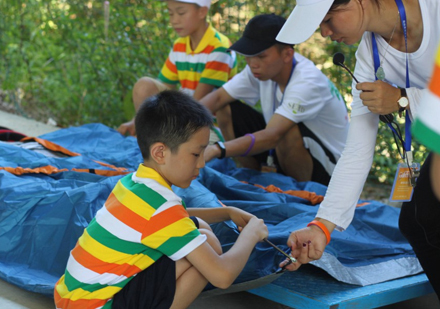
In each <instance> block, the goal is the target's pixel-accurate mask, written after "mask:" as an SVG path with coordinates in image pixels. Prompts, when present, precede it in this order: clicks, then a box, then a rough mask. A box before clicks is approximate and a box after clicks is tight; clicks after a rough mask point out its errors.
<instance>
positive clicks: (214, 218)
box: [187, 206, 255, 227]
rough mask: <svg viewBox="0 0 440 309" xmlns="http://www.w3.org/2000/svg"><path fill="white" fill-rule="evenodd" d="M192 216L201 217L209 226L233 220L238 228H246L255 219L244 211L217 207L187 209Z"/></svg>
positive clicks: (228, 207)
mask: <svg viewBox="0 0 440 309" xmlns="http://www.w3.org/2000/svg"><path fill="white" fill-rule="evenodd" d="M187 211H188V214H189V215H190V216H195V217H199V218H200V219H202V220H204V221H206V222H207V223H209V224H212V223H217V222H223V221H226V220H232V221H233V222H234V223H235V224H236V225H237V226H238V227H244V226H246V225H247V224H248V222H249V221H250V220H251V218H253V217H255V216H254V215H253V214H250V213H248V212H246V211H244V210H241V209H239V208H236V207H231V206H227V207H217V208H187Z"/></svg>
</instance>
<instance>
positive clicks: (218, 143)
mask: <svg viewBox="0 0 440 309" xmlns="http://www.w3.org/2000/svg"><path fill="white" fill-rule="evenodd" d="M214 144H216V145H217V146H218V148H220V157H218V158H219V159H223V158H224V157H225V156H226V148H225V144H223V142H222V141H218V142H215V143H214Z"/></svg>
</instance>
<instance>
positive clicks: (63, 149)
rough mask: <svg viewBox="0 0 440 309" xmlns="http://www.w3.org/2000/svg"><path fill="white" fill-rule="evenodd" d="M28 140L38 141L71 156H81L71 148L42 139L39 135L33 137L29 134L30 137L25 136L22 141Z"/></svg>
mask: <svg viewBox="0 0 440 309" xmlns="http://www.w3.org/2000/svg"><path fill="white" fill-rule="evenodd" d="M26 141H36V142H37V143H38V144H40V145H42V146H44V147H45V148H47V149H49V150H52V151H56V152H61V153H62V154H65V155H67V156H71V157H77V156H80V154H79V153H76V152H72V151H70V150H67V149H66V148H64V147H61V146H60V145H57V144H55V143H52V142H50V141H48V140H45V139H41V138H38V137H31V136H29V137H25V138H23V139H21V142H26Z"/></svg>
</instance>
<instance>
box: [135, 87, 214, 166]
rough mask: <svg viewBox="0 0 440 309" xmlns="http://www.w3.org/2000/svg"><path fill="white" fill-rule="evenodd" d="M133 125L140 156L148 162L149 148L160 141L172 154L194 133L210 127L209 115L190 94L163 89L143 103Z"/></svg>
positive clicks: (210, 118) (210, 116) (210, 119)
mask: <svg viewBox="0 0 440 309" xmlns="http://www.w3.org/2000/svg"><path fill="white" fill-rule="evenodd" d="M135 126H136V135H137V142H138V145H139V148H140V149H141V153H142V157H143V158H144V160H147V159H149V158H150V147H151V145H153V144H154V143H157V142H161V143H164V144H165V145H166V146H167V147H169V148H170V150H171V152H175V151H177V150H178V148H179V146H180V144H183V143H185V142H187V141H188V140H189V139H190V138H191V136H192V135H193V134H194V133H195V132H196V131H197V130H199V129H201V128H204V127H209V128H210V127H212V115H211V113H210V112H209V111H208V110H207V109H206V108H205V107H204V106H203V105H201V104H200V103H198V102H197V101H196V100H194V99H193V98H192V97H190V96H189V95H186V94H184V93H182V92H179V91H175V90H165V91H162V92H160V93H159V94H157V95H155V96H152V97H149V98H147V99H146V100H145V101H144V103H142V105H141V107H140V108H139V110H138V112H137V114H136V118H135Z"/></svg>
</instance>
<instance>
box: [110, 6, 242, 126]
mask: <svg viewBox="0 0 440 309" xmlns="http://www.w3.org/2000/svg"><path fill="white" fill-rule="evenodd" d="M210 5H211V0H176V1H174V0H168V1H167V6H168V13H169V16H170V23H171V26H172V27H173V28H174V30H175V31H176V33H177V35H178V36H179V37H180V38H179V39H177V40H176V41H175V42H174V45H173V48H172V49H171V51H170V53H169V55H168V58H167V59H166V61H165V63H164V65H163V67H162V70H161V72H160V74H159V77H158V80H156V79H153V78H151V77H142V78H140V79H139V80H138V81H137V82H136V84H135V85H134V87H133V104H134V107H135V110H136V111H137V110H138V108H139V106H140V105H141V104H142V102H143V101H144V100H145V99H146V98H148V97H150V96H152V95H155V94H157V93H158V92H160V91H163V90H165V89H177V87H178V86H179V85H180V90H181V91H183V92H185V93H187V94H189V95H191V96H193V97H194V98H195V99H197V100H200V99H201V98H203V97H204V96H205V95H207V94H208V93H210V92H211V91H212V90H213V89H215V88H219V87H221V86H222V85H223V84H224V83H226V82H227V81H228V80H230V79H231V78H232V77H233V76H234V75H235V74H236V72H237V68H236V59H235V53H234V52H231V51H228V48H229V46H230V45H231V42H230V40H229V39H228V38H227V37H226V36H224V35H223V34H221V33H220V32H218V31H217V30H215V29H214V28H213V27H212V26H211V25H210V24H209V23H208V22H207V21H206V16H207V14H208V10H209V7H210ZM118 131H119V132H120V133H121V134H123V135H125V134H126V133H128V134H131V135H136V130H135V126H134V121H133V120H131V121H129V122H126V123H124V124H121V125H120V126H119V128H118Z"/></svg>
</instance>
